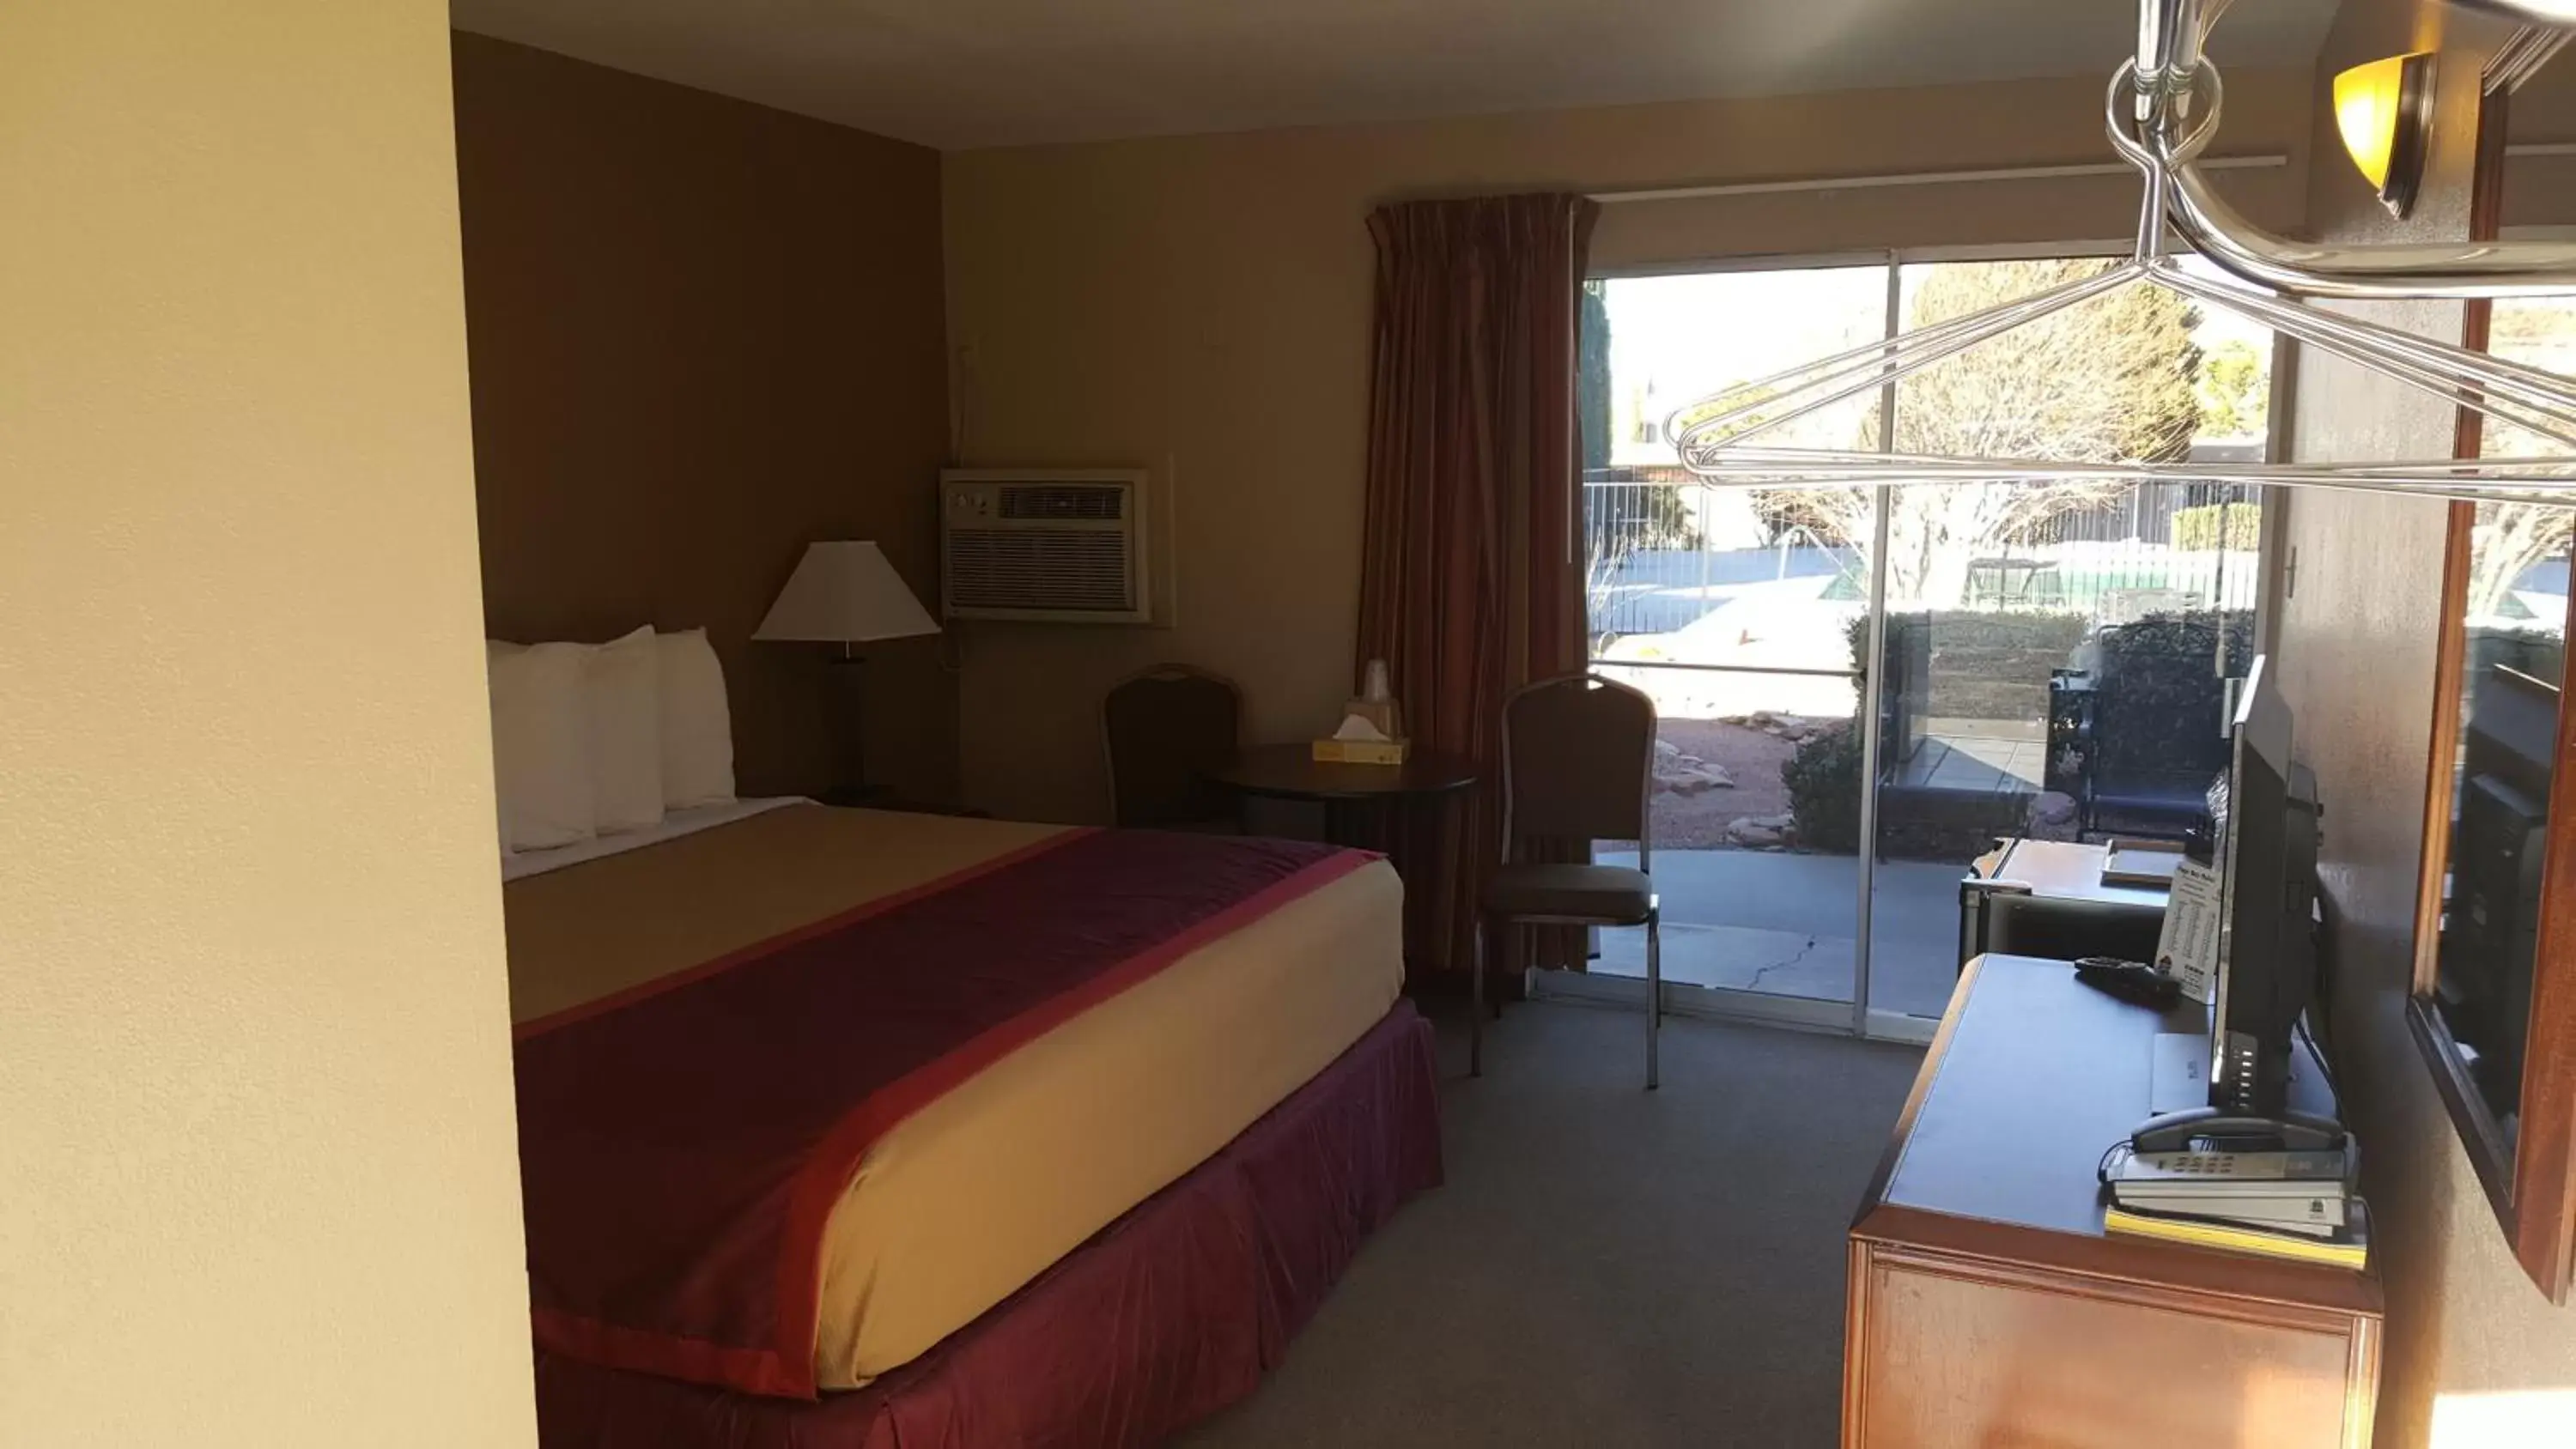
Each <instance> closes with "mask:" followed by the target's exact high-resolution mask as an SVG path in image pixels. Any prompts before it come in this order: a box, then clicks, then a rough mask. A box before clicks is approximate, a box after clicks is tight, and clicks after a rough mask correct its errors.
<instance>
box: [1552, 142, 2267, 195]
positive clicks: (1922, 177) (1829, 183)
mask: <svg viewBox="0 0 2576 1449" xmlns="http://www.w3.org/2000/svg"><path fill="white" fill-rule="evenodd" d="M2200 164H2201V166H2202V167H2204V168H2206V169H2208V170H2211V171H2252V170H2259V169H2264V168H2269V167H2274V166H2287V165H2289V164H2290V158H2289V157H2287V156H2284V155H2280V154H2278V153H2274V154H2271V155H2264V156H2220V157H2215V158H2212V159H2210V160H2207V161H2203V162H2201V163H2200ZM2132 174H2134V173H2133V172H2132V171H2131V169H2130V167H2129V165H2128V163H2126V162H2124V161H2097V162H2083V163H2079V164H2075V165H2068V166H1998V167H1995V168H1992V169H1990V170H1984V171H1900V172H1895V173H1891V174H1888V175H1883V176H1818V177H1812V178H1809V179H1807V180H1803V181H1737V182H1730V183H1727V184H1725V185H1722V186H1659V187H1648V188H1644V189H1640V190H1633V191H1594V192H1588V193H1586V194H1587V195H1588V196H1589V197H1590V198H1591V199H1592V200H1594V201H1597V202H1600V203H1601V204H1602V205H1604V206H1620V205H1624V204H1626V203H1628V202H1632V201H1697V200H1700V199H1702V198H1705V197H1714V196H1766V195H1772V194H1776V193H1780V192H1792V191H1863V190H1874V189H1877V188H1880V187H1888V186H1947V185H1951V184H1954V183H1959V182H1973V181H2052V180H2056V179H2059V178H2061V177H2071V176H2128V175H2132Z"/></svg>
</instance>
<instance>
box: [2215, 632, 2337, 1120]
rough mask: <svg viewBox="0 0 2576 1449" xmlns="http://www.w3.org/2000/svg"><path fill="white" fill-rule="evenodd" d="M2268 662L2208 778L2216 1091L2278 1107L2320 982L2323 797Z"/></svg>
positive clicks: (2250, 1108) (2241, 695) (2273, 1112)
mask: <svg viewBox="0 0 2576 1449" xmlns="http://www.w3.org/2000/svg"><path fill="white" fill-rule="evenodd" d="M2267 662H2268V661H2266V660H2265V659H2264V658H2263V657H2262V656H2260V655H2257V656H2256V657H2255V659H2254V663H2253V668H2252V669H2250V670H2249V671H2248V672H2247V673H2246V676H2245V682H2244V684H2243V685H2242V687H2241V688H2240V689H2239V691H2238V693H2237V698H2236V713H2235V716H2234V719H2233V720H2232V722H2231V730H2230V734H2231V737H2232V739H2231V746H2232V757H2231V759H2230V761H2229V764H2228V769H2227V775H2226V777H2225V779H2224V780H2223V781H2222V782H2221V783H2220V784H2217V785H2213V786H2212V787H2211V789H2210V816H2211V820H2210V826H2211V830H2210V834H2211V841H2212V847H2213V852H2214V855H2215V859H2214V861H2213V864H2214V865H2215V866H2216V867H2217V870H2218V873H2219V878H2220V880H2221V882H2222V886H2221V892H2220V898H2219V899H2220V907H2219V920H2220V924H2219V937H2218V986H2217V995H2216V1000H2215V1001H2214V1002H2213V1003H2212V1006H2211V1012H2210V1020H2211V1025H2212V1032H2211V1042H2210V1047H2211V1056H2210V1072H2209V1083H2210V1086H2209V1098H2210V1105H2212V1106H2214V1107H2218V1108H2221V1109H2222V1110H2225V1111H2227V1112H2230V1113H2233V1114H2237V1115H2244V1116H2261V1117H2278V1116H2280V1115H2281V1113H2282V1110H2283V1108H2284V1106H2285V1105H2286V1102H2285V1097H2286V1095H2287V1088H2288V1084H2289V1071H2290V1053H2291V1051H2292V1050H2293V1041H2294V1038H2295V1037H2296V1035H2297V1032H2298V1025H2299V1018H2300V1016H2301V1015H2302V1014H2304V1013H2305V1012H2306V1011H2307V1009H2308V1003H2309V1002H2310V1001H2311V1000H2312V999H2314V997H2315V995H2316V987H2317V979H2316V977H2317V971H2316V949H2315V942H2314V938H2313V933H2312V930H2311V921H2312V919H2313V917H2314V912H2315V891H2316V849H2317V804H2316V786H2315V783H2314V779H2313V777H2312V776H2310V775H2309V774H2308V772H2307V771H2306V770H2304V769H2301V768H2299V767H2297V766H2295V765H2293V764H2292V763H2291V760H2290V740H2291V717H2290V707H2289V705H2288V704H2287V703H2286V702H2284V701H2283V700H2282V698H2281V696H2280V690H2279V687H2278V685H2277V684H2276V683H2275V682H2274V681H2273V679H2272V678H2271V677H2270V672H2269V671H2268V669H2267V668H2266V665H2267Z"/></svg>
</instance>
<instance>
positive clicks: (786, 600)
mask: <svg viewBox="0 0 2576 1449" xmlns="http://www.w3.org/2000/svg"><path fill="white" fill-rule="evenodd" d="M938 632H939V621H938V620H936V619H933V618H931V617H930V611H929V610H927V609H924V608H923V607H921V600H920V599H918V598H915V597H914V596H913V592H912V590H911V589H909V588H907V587H905V585H904V582H903V576H902V575H901V574H898V573H896V572H895V571H894V565H893V564H890V563H888V562H886V556H885V555H884V554H883V553H881V552H879V551H878V549H877V546H876V545H875V544H873V543H868V542H845V541H834V542H828V543H809V544H807V545H805V556H804V557H803V558H801V559H799V560H797V562H796V572H795V573H793V574H790V575H789V576H788V578H787V587H785V588H783V589H780V590H779V591H778V600H777V602H775V603H773V604H771V605H770V606H769V613H768V615H767V616H766V617H764V618H762V620H761V621H760V627H759V628H757V629H755V630H753V631H752V633H751V637H752V638H754V639H760V640H769V641H778V642H788V643H812V644H838V645H840V646H841V652H840V654H839V656H838V657H837V658H835V660H834V661H833V662H834V664H835V665H836V666H837V667H836V669H835V674H836V676H837V678H838V680H839V681H840V682H839V684H838V686H837V687H836V689H835V693H836V694H837V695H839V696H840V698H841V700H842V710H843V717H842V719H841V721H840V733H841V736H842V740H843V744H844V747H845V749H846V751H847V754H848V767H849V768H848V780H847V782H846V785H845V787H844V791H843V792H836V793H846V794H848V795H849V796H850V797H851V798H854V799H855V798H861V797H864V795H865V794H866V791H867V782H868V774H867V745H866V740H865V736H866V729H865V723H866V717H865V696H864V694H863V692H862V686H861V675H860V666H861V665H862V664H863V663H864V661H863V660H862V659H861V658H860V656H859V653H858V646H859V645H861V644H872V643H875V642H877V641H878V640H881V639H908V638H912V637H914V636H916V635H921V634H936V633H938Z"/></svg>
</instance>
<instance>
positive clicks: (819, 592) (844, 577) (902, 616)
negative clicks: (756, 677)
mask: <svg viewBox="0 0 2576 1449" xmlns="http://www.w3.org/2000/svg"><path fill="white" fill-rule="evenodd" d="M938 632H939V621H938V620H936V619H933V618H931V617H930V611H929V610H927V609H924V608H923V607H921V600H919V599H917V598H914V597H913V594H912V590H910V589H908V588H906V587H904V582H903V576H902V575H901V574H898V573H896V572H895V571H894V565H892V564H890V563H887V562H886V557H885V555H884V554H882V553H879V552H878V551H877V546H876V545H875V544H873V543H809V544H807V545H805V557H803V558H802V559H799V560H797V563H796V572H795V573H794V574H792V575H790V576H789V577H788V580H787V587H785V588H783V589H780V590H779V591H778V602H776V603H774V604H771V605H770V606H769V614H768V617H766V618H764V619H762V620H761V621H760V627H759V628H758V629H756V630H753V631H752V635H751V637H753V638H754V639H783V640H798V641H811V642H815V643H824V644H865V643H867V642H869V641H870V640H874V639H905V638H910V637H911V636H913V635H916V634H936V633H938Z"/></svg>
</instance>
